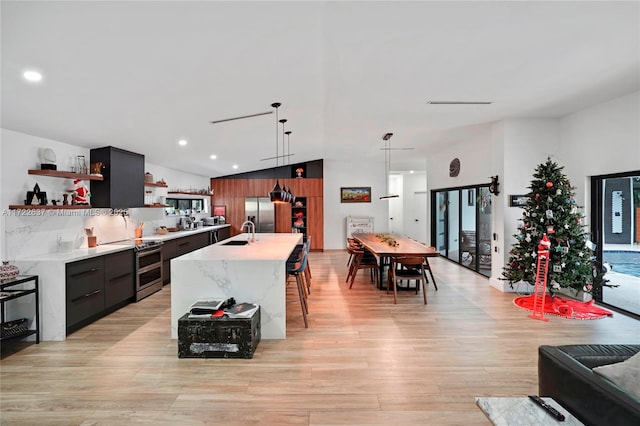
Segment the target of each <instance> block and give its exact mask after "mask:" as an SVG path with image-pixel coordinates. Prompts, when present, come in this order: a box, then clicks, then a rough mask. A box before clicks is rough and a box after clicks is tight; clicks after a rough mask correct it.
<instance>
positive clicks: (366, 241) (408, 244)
mask: <svg viewBox="0 0 640 426" xmlns="http://www.w3.org/2000/svg"><path fill="white" fill-rule="evenodd" d="M378 235H381V234H376V233H360V232H356V233H353V234H351V236H352V237H353V239H354V240H356V241H357V242H359V243H360V244H362V245H363V246H364V247H365V248H366V249H367V250H369V251H370V252H371V253H373V254H374V255H376V256H377V257H378V267H379V268H380V273H379V274H378V280H379V282H378V288H379V289H383V284H384V278H383V274H384V267H385V265H388V263H387V262H385V260H387V259H390V258H393V257H399V256H420V257H424V258H425V261H426V262H427V264H428V258H429V257H438V256H440V252H438V251H437V250H436V249H435V248H434V247H427V246H426V245H424V244H421V243H419V242H417V241H415V240H412V239H411V238H408V237H402V236H398V235H391V234H384V235H389V236H390V237H392V238H393V240H394V241H395V243H396V244H395V245H392V244H389V242H387V241H384V240H383V239H382V238H381V237H380V236H378Z"/></svg>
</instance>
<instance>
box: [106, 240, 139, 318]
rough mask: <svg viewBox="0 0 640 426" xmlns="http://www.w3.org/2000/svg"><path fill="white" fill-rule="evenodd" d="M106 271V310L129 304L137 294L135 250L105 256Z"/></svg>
mask: <svg viewBox="0 0 640 426" xmlns="http://www.w3.org/2000/svg"><path fill="white" fill-rule="evenodd" d="M104 270H105V272H104V305H105V309H110V308H114V307H118V306H119V305H123V304H126V303H128V302H129V301H130V300H131V299H132V298H133V296H134V293H135V271H134V254H133V250H126V251H122V252H118V253H114V254H109V255H107V256H105V257H104Z"/></svg>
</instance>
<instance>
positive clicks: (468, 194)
mask: <svg viewBox="0 0 640 426" xmlns="http://www.w3.org/2000/svg"><path fill="white" fill-rule="evenodd" d="M460 212H461V220H460V263H461V264H463V265H464V266H466V267H468V268H471V269H476V268H477V263H478V256H477V252H478V250H477V239H476V190H475V188H469V189H463V190H462V203H461V205H460Z"/></svg>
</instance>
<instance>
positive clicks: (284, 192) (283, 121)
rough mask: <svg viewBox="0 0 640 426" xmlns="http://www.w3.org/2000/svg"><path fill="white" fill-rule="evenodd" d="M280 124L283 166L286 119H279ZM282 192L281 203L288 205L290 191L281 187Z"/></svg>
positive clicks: (283, 160)
mask: <svg viewBox="0 0 640 426" xmlns="http://www.w3.org/2000/svg"><path fill="white" fill-rule="evenodd" d="M279 121H280V123H282V165H283V166H284V162H285V159H286V157H287V156H286V154H285V150H284V123H286V122H287V119H286V118H281V119H280V120H279ZM282 192H283V197H282V198H283V201H284V202H285V203H290V202H291V189H289V190H287V187H286V186H284V185H282Z"/></svg>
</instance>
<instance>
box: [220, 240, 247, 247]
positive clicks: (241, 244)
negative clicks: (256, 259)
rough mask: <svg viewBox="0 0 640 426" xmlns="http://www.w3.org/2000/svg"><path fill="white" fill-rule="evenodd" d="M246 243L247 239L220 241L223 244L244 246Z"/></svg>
mask: <svg viewBox="0 0 640 426" xmlns="http://www.w3.org/2000/svg"><path fill="white" fill-rule="evenodd" d="M247 244H249V241H247V240H231V241H227V242H226V243H222V245H223V246H246V245H247Z"/></svg>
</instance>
